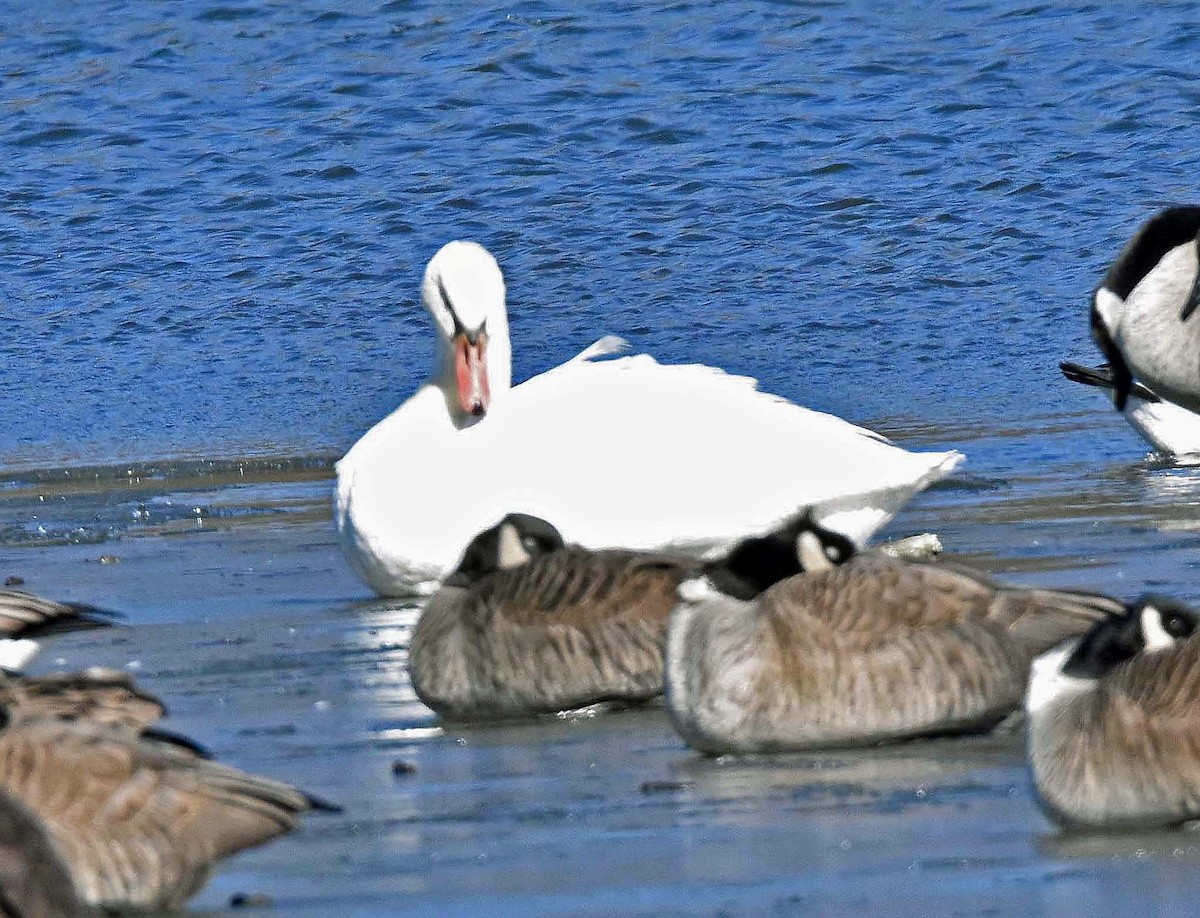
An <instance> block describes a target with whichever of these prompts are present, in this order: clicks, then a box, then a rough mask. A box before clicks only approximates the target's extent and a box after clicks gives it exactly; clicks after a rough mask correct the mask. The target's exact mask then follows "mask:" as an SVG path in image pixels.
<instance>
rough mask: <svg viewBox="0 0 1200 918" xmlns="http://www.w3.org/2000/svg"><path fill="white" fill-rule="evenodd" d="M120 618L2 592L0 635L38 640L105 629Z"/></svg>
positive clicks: (89, 608) (17, 592)
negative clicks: (51, 636) (68, 633)
mask: <svg viewBox="0 0 1200 918" xmlns="http://www.w3.org/2000/svg"><path fill="white" fill-rule="evenodd" d="M119 617H120V616H119V615H117V613H115V612H109V611H106V610H104V609H98V608H96V607H95V606H89V605H84V604H82V603H75V602H55V601H54V600H52V599H43V598H42V597H40V596H35V595H33V594H32V593H25V592H23V591H21V590H6V589H0V636H3V637H7V638H39V637H44V636H45V635H48V634H57V633H59V632H63V631H80V630H83V629H86V628H104V627H108V626H110V625H112V624H114V623H115V622H114V619H117V618H119Z"/></svg>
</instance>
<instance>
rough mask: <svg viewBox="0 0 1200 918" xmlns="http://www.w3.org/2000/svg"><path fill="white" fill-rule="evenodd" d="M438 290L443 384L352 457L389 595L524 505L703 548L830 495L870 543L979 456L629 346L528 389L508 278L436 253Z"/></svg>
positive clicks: (350, 495) (431, 270) (608, 538)
mask: <svg viewBox="0 0 1200 918" xmlns="http://www.w3.org/2000/svg"><path fill="white" fill-rule="evenodd" d="M422 299H423V301H424V304H425V307H426V308H427V309H428V310H429V312H430V314H431V315H432V316H433V319H434V324H435V326H436V328H437V330H438V337H439V343H440V350H439V359H438V366H437V368H436V369H435V371H434V374H433V377H432V379H431V380H430V381H429V382H428V383H426V384H425V385H424V386H422V387H421V388H420V389H419V390H418V391H417V392H416V394H414V395H413V396H412V398H410V399H409V400H408V401H407V402H405V403H404V404H403V405H401V406H400V407H399V408H398V409H397V410H396V411H394V412H393V413H392V414H390V415H389V416H388V417H386V418H384V420H382V421H381V422H380V423H379V424H377V425H376V426H375V427H373V428H372V429H371V430H370V431H368V432H367V434H366V435H365V436H364V437H363V438H362V439H361V440H359V441H358V443H356V444H355V445H354V447H353V448H352V449H351V450H350V451H349V452H348V453H347V454H346V456H345V457H344V458H343V459H342V460H341V461H340V462H339V463H338V465H337V489H336V495H335V498H334V509H335V518H336V521H337V526H338V533H339V537H340V539H341V542H342V545H343V547H344V548H345V550H346V552H347V554H348V556H349V558H350V559H351V561H352V563H353V564H354V566H355V568H356V569H357V570H358V572H359V573H360V574H361V575H362V576H363V578H364V579H365V580H366V581H367V583H368V584H370V586H371V587H372V588H373V589H374V590H375V591H376V592H378V593H380V594H382V595H406V594H411V593H413V592H418V593H424V592H428V591H429V590H430V589H431V588H433V587H434V586H435V585H436V583H437V581H438V580H439V579H440V578H441V577H442V576H443V575H444V574H445V573H446V572H447V571H449V570H450V569H452V568H453V566H454V564H455V563H456V562H457V561H458V558H459V555H460V554H461V553H462V549H463V546H464V545H465V544H466V542H467V541H468V540H469V539H470V538H471V537H472V536H473V535H474V534H475V533H477V532H480V531H482V530H484V529H486V528H488V527H489V526H492V525H494V524H495V523H496V522H497V521H498V520H499V519H501V518H502V517H503V516H504V515H505V514H507V513H509V512H511V511H514V510H515V511H521V512H524V513H530V514H534V515H536V516H540V517H542V518H544V519H550V520H554V521H555V523H556V524H557V525H559V526H560V527H561V529H562V532H563V533H564V535H565V536H566V537H567V538H569V539H570V540H571V541H573V542H576V543H578V544H581V545H583V546H585V547H587V548H601V547H611V546H620V547H623V548H633V549H654V548H663V547H667V546H673V547H675V548H677V549H678V548H682V549H685V550H690V551H696V552H702V551H706V550H719V549H721V548H724V547H727V546H728V545H729V544H731V543H732V542H733V541H735V540H736V539H738V538H741V537H743V536H745V535H747V534H748V533H754V532H760V531H765V530H768V529H771V528H773V527H774V526H775V525H777V524H778V523H780V522H781V521H782V520H784V519H785V518H787V517H789V516H790V515H792V514H793V513H795V511H796V509H797V508H798V507H800V506H804V505H812V506H814V508H815V512H816V514H817V516H818V518H820V519H822V520H824V521H826V522H828V523H829V525H832V526H836V527H837V528H838V529H840V530H841V531H843V532H846V533H848V534H850V535H851V536H852V537H854V538H855V539H857V540H859V541H862V540H864V539H865V538H866V537H867V536H869V535H870V534H871V533H872V532H873V531H874V530H875V529H877V528H878V527H880V526H882V525H883V524H884V523H885V522H886V521H887V520H888V519H889V518H890V517H891V516H892V515H893V514H894V513H895V512H896V511H897V510H898V509H899V508H900V506H901V505H902V504H903V503H904V502H905V501H906V500H908V499H909V498H910V497H911V496H912V495H913V494H915V493H916V492H917V491H919V490H920V489H921V488H924V487H925V486H927V485H928V484H930V483H931V482H933V481H935V480H937V479H939V478H941V477H943V476H944V475H946V474H948V473H949V472H950V471H951V470H952V469H953V468H954V467H955V466H957V465H958V464H959V462H961V461H962V459H963V456H962V454H961V453H958V452H945V453H910V452H907V451H905V450H903V449H900V448H899V447H896V446H894V445H892V444H891V443H890V442H888V441H887V440H886V439H884V438H883V437H881V436H879V435H878V434H875V433H872V432H871V431H869V430H864V429H863V428H860V427H855V426H854V425H852V424H848V423H846V422H845V421H842V420H840V419H839V418H836V417H833V416H832V415H828V414H822V413H820V412H816V411H810V410H809V409H807V408H801V407H799V406H797V405H793V404H791V403H790V402H787V401H784V400H783V399H781V398H777V397H776V396H772V395H767V394H765V393H761V392H758V391H757V390H756V384H755V381H754V380H752V379H749V378H746V377H740V376H730V375H729V374H727V373H725V372H723V371H721V370H718V369H714V368H712V367H707V366H702V365H699V364H686V365H675V366H665V365H662V364H659V363H658V362H656V361H655V360H654V359H652V358H651V357H648V356H646V355H637V356H630V357H621V358H618V359H608V360H602V359H598V358H601V357H604V356H606V355H609V354H611V353H612V352H613V350H614V349H615V348H616V345H614V343H613V342H614V341H615V340H616V339H602V340H601V341H600V342H597V344H596V345H593V347H591V348H589V349H588V350H587V351H585V352H584V353H583V354H580V355H579V356H578V357H576V358H574V359H573V360H570V361H568V362H567V363H565V364H562V365H560V366H558V367H556V368H554V369H552V370H550V371H548V372H546V373H543V374H541V375H540V376H536V377H534V378H533V379H530V380H528V381H527V382H525V383H522V384H521V385H519V386H516V387H515V388H510V378H511V350H510V346H509V340H508V318H507V314H506V312H505V304H504V280H503V277H502V276H501V273H500V268H499V266H498V265H497V264H496V261H495V259H493V258H492V256H491V255H490V254H489V253H488V252H487V250H485V249H484V248H482V247H481V246H479V245H476V244H475V243H471V242H451V243H448V244H447V245H446V246H444V247H443V248H442V249H441V250H440V251H439V252H438V253H437V254H436V255H435V256H434V257H433V259H432V260H431V261H430V262H429V266H428V268H426V271H425V278H424V282H423V284H422ZM618 344H623V342H619V341H618Z"/></svg>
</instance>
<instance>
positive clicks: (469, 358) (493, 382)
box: [421, 240, 511, 422]
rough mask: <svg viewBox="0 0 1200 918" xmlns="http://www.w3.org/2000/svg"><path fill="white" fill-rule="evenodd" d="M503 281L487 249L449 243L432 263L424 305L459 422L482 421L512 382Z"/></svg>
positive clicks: (423, 285)
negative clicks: (480, 419)
mask: <svg viewBox="0 0 1200 918" xmlns="http://www.w3.org/2000/svg"><path fill="white" fill-rule="evenodd" d="M504 295H505V292H504V275H502V274H501V273H500V266H499V265H498V264H497V263H496V259H495V258H493V257H492V255H491V253H490V252H488V250H487V249H485V248H484V247H483V246H481V245H479V244H478V243H475V242H464V241H461V240H456V241H454V242H448V243H446V244H445V245H444V246H442V247H441V249H439V250H438V252H437V254H436V255H434V256H433V258H432V259H430V261H429V265H428V266H427V267H426V268H425V278H424V280H423V281H422V283H421V300H422V302H423V303H424V304H425V308H426V309H427V310H429V314H430V315H431V316H432V317H433V322H434V326H435V327H436V329H437V332H438V339H439V358H440V361H441V369H440V377H439V379H438V385H439V386H440V387H441V388H442V390H443V392H444V393H445V396H446V404H447V406H448V408H449V410H450V413H451V415H452V416H453V417H454V418H455V419H456V420H461V421H468V422H469V421H471V420H478V419H479V418H482V417H483V416H484V415H485V414H486V413H487V411H488V409H489V408H490V407H491V403H492V398H493V396H494V395H495V394H496V393H497V392H501V391H503V390H506V389H507V388H508V387H509V384H510V382H511V379H510V374H511V367H510V364H511V359H510V355H509V352H508V348H509V343H508V314H507V311H506V310H505V306H504Z"/></svg>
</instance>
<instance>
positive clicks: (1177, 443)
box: [1058, 361, 1200, 456]
mask: <svg viewBox="0 0 1200 918" xmlns="http://www.w3.org/2000/svg"><path fill="white" fill-rule="evenodd" d="M1058 368H1059V369H1060V370H1062V374H1063V376H1065V377H1066V378H1067V379H1069V380H1071V382H1077V383H1080V384H1081V385H1085V386H1092V387H1094V388H1097V389H1106V390H1108V391H1109V392H1112V391H1113V387H1114V383H1113V372H1112V368H1111V367H1110V366H1109V365H1108V364H1101V365H1100V366H1098V367H1084V366H1080V365H1079V364H1077V363H1070V362H1067V361H1064V362H1062V363H1060V364H1059V365H1058ZM1121 414H1122V416H1123V417H1124V418H1125V420H1126V421H1128V422H1129V426H1130V427H1132V428H1133V429H1134V430H1136V431H1137V432H1138V433H1139V434H1140V435H1141V437H1142V439H1143V440H1145V441H1146V442H1147V443H1149V444H1150V445H1151V446H1153V447H1154V448H1155V449H1156V450H1158V451H1159V452H1160V453H1162V454H1163V455H1165V456H1187V455H1195V454H1200V414H1196V413H1195V412H1194V411H1188V409H1186V408H1183V407H1181V406H1180V405H1176V404H1175V403H1174V402H1169V401H1167V400H1166V399H1163V398H1159V397H1158V396H1157V395H1155V394H1154V393H1153V392H1151V391H1150V390H1149V389H1147V388H1146V387H1145V386H1143V385H1142V384H1141V383H1136V382H1135V383H1132V384H1130V386H1129V392H1128V395H1127V396H1126V399H1125V407H1124V408H1123V409H1121Z"/></svg>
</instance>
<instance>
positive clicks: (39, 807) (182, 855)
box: [0, 720, 328, 910]
mask: <svg viewBox="0 0 1200 918" xmlns="http://www.w3.org/2000/svg"><path fill="white" fill-rule="evenodd" d="M0 788H2V789H3V790H5V791H7V792H9V793H12V794H14V795H17V796H19V797H20V799H21V800H22V802H23V803H24V804H25V805H26V806H27V807H28V808H29V809H30V810H31V811H33V813H34V814H35V815H36V816H37V817H38V818H39V819H41V820H42V821H43V822H44V823H45V824H46V826H47V827H48V828H49V831H50V834H51V836H52V838H53V839H54V843H55V846H56V847H57V849H58V850H59V852H60V854H61V855H62V858H63V861H64V863H65V864H66V865H67V868H68V870H69V871H70V873H71V876H72V880H73V882H74V885H75V888H76V889H77V890H78V891H79V892H80V895H81V896H82V897H83V898H84V899H86V900H87V901H88V902H90V903H92V904H96V905H103V906H105V907H112V908H141V909H148V910H158V909H172V908H178V907H180V906H181V905H182V904H183V903H184V902H185V901H186V900H187V898H188V897H189V896H191V895H192V894H193V893H194V892H195V891H196V890H198V889H199V888H200V886H201V885H202V884H203V883H204V881H205V880H206V879H207V877H208V874H209V872H210V870H211V869H212V867H213V865H214V864H215V863H216V862H217V861H218V860H220V859H221V858H224V857H227V856H229V855H231V854H233V853H235V852H237V851H240V850H242V849H244V848H248V847H251V846H253V845H258V844H261V843H262V842H265V841H267V840H269V839H272V838H275V837H276V836H279V835H283V834H285V833H286V832H289V831H291V830H292V829H293V828H295V826H296V823H297V817H298V815H299V814H300V813H301V812H304V811H305V810H308V809H312V808H314V807H327V806H328V805H326V804H321V803H320V802H319V801H316V800H314V799H313V798H311V797H308V796H307V795H305V794H303V793H302V792H300V791H298V790H296V789H295V788H293V787H290V786H288V785H286V784H282V783H280V782H278V781H272V780H269V779H266V778H260V777H256V776H253V775H249V774H246V773H244V772H241V771H238V770H237V769H234V768H229V767H227V766H224V765H220V764H217V763H215V762H212V761H208V760H205V759H201V758H197V757H196V756H194V755H192V754H191V753H189V752H187V751H186V750H181V749H177V748H175V747H174V746H171V745H168V744H162V743H151V742H146V741H143V740H140V739H137V738H135V737H131V736H129V735H127V734H123V733H121V732H119V731H114V730H111V729H106V728H102V727H97V726H94V725H91V724H82V723H66V722H61V721H52V720H30V721H25V722H22V723H19V724H16V725H13V726H11V727H9V728H8V729H6V730H5V731H4V732H3V733H2V734H0Z"/></svg>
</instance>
